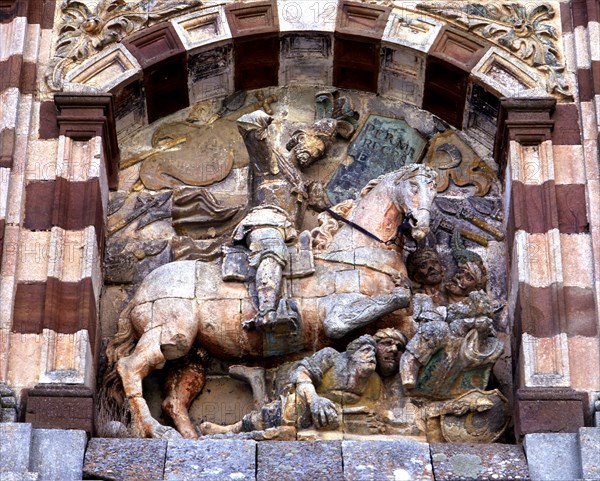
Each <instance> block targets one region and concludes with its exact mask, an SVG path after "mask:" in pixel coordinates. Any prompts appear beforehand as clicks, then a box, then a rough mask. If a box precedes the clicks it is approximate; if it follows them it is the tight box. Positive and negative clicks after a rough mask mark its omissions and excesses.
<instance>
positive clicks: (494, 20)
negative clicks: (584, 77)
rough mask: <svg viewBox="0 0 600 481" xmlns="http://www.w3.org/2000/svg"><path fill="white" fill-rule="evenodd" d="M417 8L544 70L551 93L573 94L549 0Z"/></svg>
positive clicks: (438, 4) (425, 5)
mask: <svg viewBox="0 0 600 481" xmlns="http://www.w3.org/2000/svg"><path fill="white" fill-rule="evenodd" d="M417 8H418V9H419V10H423V11H427V12H429V13H432V14H435V15H439V16H440V17H442V18H445V19H448V20H450V21H452V22H453V23H455V24H456V25H457V26H459V27H462V28H464V29H468V30H469V31H470V32H473V33H475V34H477V35H480V36H481V37H483V38H485V39H487V40H490V41H492V42H494V43H495V44H497V45H498V46H500V47H501V48H503V49H506V50H508V51H509V52H511V53H513V54H515V55H517V56H518V57H519V58H521V59H522V60H523V61H524V62H526V63H527V64H529V65H531V66H532V67H534V68H536V69H538V70H539V71H541V72H543V74H544V76H545V77H547V87H548V90H549V91H550V92H552V93H554V92H556V93H558V94H561V95H564V96H570V95H572V92H571V89H570V86H569V84H568V81H567V79H566V76H565V66H564V64H562V63H561V60H562V58H561V55H560V48H559V45H558V38H559V35H558V29H557V26H556V25H554V24H553V22H554V21H555V20H556V19H557V15H556V11H555V9H554V7H553V6H552V5H551V4H549V3H535V4H531V5H525V4H518V3H490V4H489V5H477V4H470V3H464V4H457V5H456V6H455V7H453V8H448V6H447V5H446V4H440V3H421V4H419V5H418V6H417Z"/></svg>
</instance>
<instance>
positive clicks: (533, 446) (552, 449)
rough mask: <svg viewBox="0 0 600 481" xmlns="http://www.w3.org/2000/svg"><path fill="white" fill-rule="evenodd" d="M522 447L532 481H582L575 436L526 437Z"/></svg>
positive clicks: (567, 434) (545, 435)
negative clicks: (577, 480)
mask: <svg viewBox="0 0 600 481" xmlns="http://www.w3.org/2000/svg"><path fill="white" fill-rule="evenodd" d="M523 446H524V448H525V454H526V456H527V463H528V464H529V473H530V476H531V481H557V480H560V479H564V480H567V479H569V480H576V479H582V476H583V473H582V468H581V455H580V452H579V441H578V434H577V433H534V434H526V435H525V439H524V440H523Z"/></svg>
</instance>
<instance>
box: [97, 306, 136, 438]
mask: <svg viewBox="0 0 600 481" xmlns="http://www.w3.org/2000/svg"><path fill="white" fill-rule="evenodd" d="M135 306H136V303H135V302H134V301H133V300H132V301H131V302H129V304H127V306H126V307H125V309H123V312H122V313H121V315H120V316H119V321H118V328H117V333H116V334H115V335H114V337H113V338H112V339H111V340H110V342H109V343H108V345H107V346H106V364H105V369H104V375H103V376H102V377H101V383H100V386H99V389H98V410H97V416H98V417H97V420H96V429H97V431H99V433H100V434H101V435H102V436H104V437H119V436H122V435H125V434H124V433H123V432H120V431H121V430H124V429H125V425H127V424H128V418H129V409H128V404H127V400H126V398H125V391H124V390H123V383H122V381H121V376H119V373H118V371H117V363H118V361H119V359H121V358H123V357H127V356H129V355H130V354H131V353H132V352H133V350H134V348H135V345H136V342H137V338H136V335H135V331H134V329H133V325H132V323H131V317H130V316H131V311H133V308H134V307H135ZM114 421H117V422H116V424H115V423H114ZM115 426H116V427H115Z"/></svg>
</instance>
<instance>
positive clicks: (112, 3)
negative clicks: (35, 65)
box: [46, 0, 202, 91]
mask: <svg viewBox="0 0 600 481" xmlns="http://www.w3.org/2000/svg"><path fill="white" fill-rule="evenodd" d="M87 3H89V2H84V1H81V0H65V1H64V2H62V4H61V13H62V22H61V24H60V29H59V32H58V40H57V44H56V51H55V52H54V57H53V58H52V59H51V60H50V64H49V65H48V68H47V70H46V83H47V84H48V86H49V87H50V89H51V90H54V91H56V90H60V88H61V87H62V82H63V74H64V71H65V70H66V69H68V68H69V67H70V66H72V65H74V64H76V63H78V62H81V61H82V60H85V59H86V58H87V57H89V56H91V55H93V54H94V53H97V52H99V51H101V50H103V49H104V48H106V47H108V46H109V45H112V44H115V43H117V42H120V41H121V40H122V39H123V38H124V37H125V36H127V35H129V34H131V33H132V32H135V31H137V30H139V29H140V28H143V27H146V26H148V25H149V24H150V23H153V22H158V21H161V20H165V19H167V18H169V17H170V16H173V15H175V14H177V13H181V12H182V11H185V10H188V9H191V8H194V7H198V6H200V5H202V1H201V0H187V1H185V2H181V1H179V0H166V1H165V0H163V1H161V2H159V4H158V5H155V2H152V1H150V0H139V1H133V2H131V1H125V0H99V1H98V2H97V4H96V5H95V8H90V6H89V5H87Z"/></svg>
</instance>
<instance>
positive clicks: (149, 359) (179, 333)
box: [117, 298, 197, 438]
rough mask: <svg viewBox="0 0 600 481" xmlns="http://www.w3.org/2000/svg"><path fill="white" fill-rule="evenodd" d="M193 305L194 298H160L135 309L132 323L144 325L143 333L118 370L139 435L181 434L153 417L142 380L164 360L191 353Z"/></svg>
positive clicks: (118, 365)
mask: <svg viewBox="0 0 600 481" xmlns="http://www.w3.org/2000/svg"><path fill="white" fill-rule="evenodd" d="M193 304H194V301H193V300H188V299H171V298H168V299H159V300H157V301H154V302H153V303H152V305H149V304H145V305H143V306H139V309H134V310H133V311H132V323H135V324H137V325H138V326H139V327H142V326H144V328H143V331H144V333H143V334H142V336H141V337H140V339H139V341H138V343H137V345H136V347H135V349H134V350H133V352H132V353H131V355H129V356H127V357H124V358H122V359H120V360H119V361H118V363H117V370H118V372H119V375H120V376H121V379H122V381H123V389H124V390H125V394H126V395H127V398H128V399H129V407H130V411H131V415H132V422H133V425H134V429H135V430H137V431H138V433H136V434H138V435H141V436H144V437H158V438H173V437H180V435H179V434H178V433H177V431H175V430H174V429H173V428H170V427H166V426H163V425H161V424H160V423H159V422H158V421H157V420H156V419H154V418H153V417H152V415H151V414H150V409H149V408H148V404H147V403H146V400H145V399H144V396H143V390H142V380H143V379H144V378H145V377H146V376H147V375H148V374H150V373H151V372H152V371H153V370H155V369H160V368H162V367H163V365H164V364H165V361H167V360H175V359H178V358H181V357H183V356H185V355H186V354H187V353H188V351H189V350H190V348H191V346H192V343H193V342H194V339H195V335H196V330H197V327H196V323H195V317H194V309H193ZM140 330H142V329H140Z"/></svg>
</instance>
